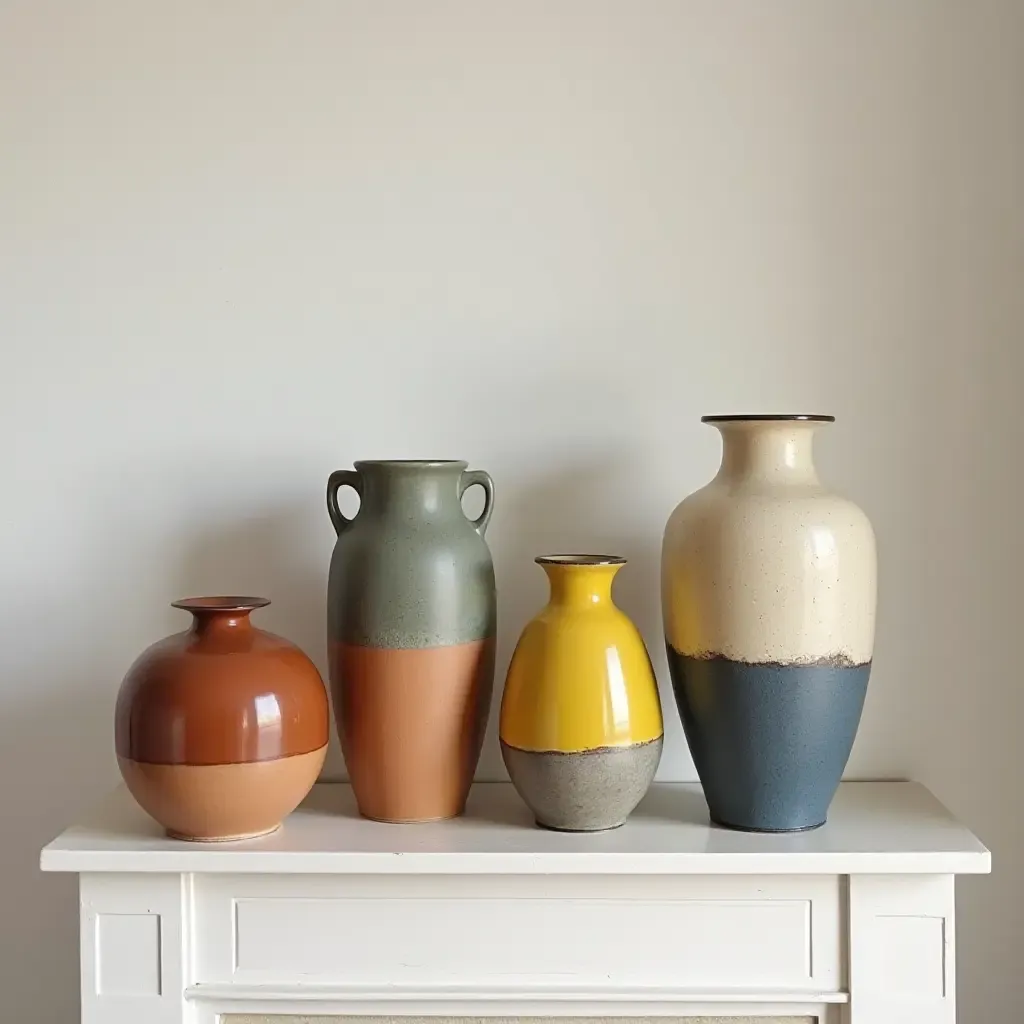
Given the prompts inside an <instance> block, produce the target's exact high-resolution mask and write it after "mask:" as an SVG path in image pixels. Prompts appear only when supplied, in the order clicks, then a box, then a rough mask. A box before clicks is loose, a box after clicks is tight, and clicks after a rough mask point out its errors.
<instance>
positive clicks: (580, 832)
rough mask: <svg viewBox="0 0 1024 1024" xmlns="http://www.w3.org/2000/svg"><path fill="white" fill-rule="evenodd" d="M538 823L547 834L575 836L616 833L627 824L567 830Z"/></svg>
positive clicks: (622, 822) (560, 826) (558, 826)
mask: <svg viewBox="0 0 1024 1024" xmlns="http://www.w3.org/2000/svg"><path fill="white" fill-rule="evenodd" d="M536 821H537V828H542V829H544V830H545V831H547V832H569V833H572V834H574V835H586V834H587V833H588V832H614V831H615V829H617V828H622V826H623V825H625V824H626V823H625V822H624V821H620V822H618V823H617V824H615V825H600V826H598V827H597V828H565V827H564V826H563V825H548V824H547V823H546V822H543V821H540V820H539V819H536Z"/></svg>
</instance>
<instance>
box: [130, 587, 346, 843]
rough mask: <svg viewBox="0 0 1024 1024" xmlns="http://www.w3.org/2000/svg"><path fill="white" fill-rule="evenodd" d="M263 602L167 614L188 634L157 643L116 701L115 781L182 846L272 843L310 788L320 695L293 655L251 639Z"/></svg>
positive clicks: (318, 741)
mask: <svg viewBox="0 0 1024 1024" xmlns="http://www.w3.org/2000/svg"><path fill="white" fill-rule="evenodd" d="M268 603H269V602H267V601H266V600H263V599H261V598H239V597H209V598H191V599H188V600H185V601H178V602H175V607H177V608H182V609H184V610H187V611H190V612H191V613H192V615H193V623H192V627H191V629H189V630H186V631H185V632H182V633H176V634H174V635H173V636H169V637H167V638H165V639H163V640H160V641H158V642H157V643H155V644H153V645H152V646H151V647H149V648H148V649H147V650H146V651H144V652H143V653H142V654H141V655H140V656H139V658H137V659H136V661H135V663H134V664H133V665H132V666H131V668H130V669H129V671H128V674H127V675H126V676H125V678H124V681H123V683H122V684H121V689H120V691H119V693H118V697H117V704H116V708H115V715H114V738H115V747H116V751H117V756H118V764H119V766H120V769H121V774H122V775H123V776H124V779H125V782H126V784H127V786H128V788H129V790H130V791H131V793H132V795H133V796H134V797H135V799H136V800H138V802H139V803H140V804H141V806H142V807H143V809H144V810H146V811H147V813H149V814H150V815H152V816H153V817H154V818H155V819H156V820H157V821H159V822H160V824H161V825H163V826H164V827H165V828H166V829H167V830H168V831H169V832H171V833H172V834H174V835H175V836H177V837H178V838H183V839H197V840H217V839H234V838H242V837H247V836H252V835H258V834H262V833H265V832H268V831H272V830H273V829H275V828H277V826H278V825H280V823H281V821H282V819H283V818H284V817H285V816H286V815H288V814H289V813H290V812H291V811H292V810H294V809H295V808H296V807H297V806H298V805H299V803H300V802H301V801H302V799H303V797H304V796H305V795H306V794H307V793H308V792H309V789H310V787H311V786H312V785H313V783H314V782H315V781H316V778H317V775H318V774H319V772H320V768H321V766H322V765H323V761H324V757H325V755H326V752H327V739H328V729H329V710H328V704H327V692H326V690H325V689H324V684H323V681H322V680H321V678H320V675H319V673H318V672H317V670H316V667H315V666H314V665H313V663H312V662H311V661H310V660H309V658H307V657H306V655H305V654H303V653H302V651H300V650H299V649H298V648H297V647H296V646H295V645H294V644H292V643H290V642H289V641H287V640H285V639H283V638H282V637H279V636H275V635H274V634H273V633H268V632H266V631H264V630H261V629H257V628H255V627H254V626H253V625H252V623H251V622H250V620H249V614H250V612H252V611H253V610H254V609H256V608H261V607H263V606H264V605H266V604H268Z"/></svg>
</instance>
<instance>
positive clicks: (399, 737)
mask: <svg viewBox="0 0 1024 1024" xmlns="http://www.w3.org/2000/svg"><path fill="white" fill-rule="evenodd" d="M355 467H356V468H355V470H339V471H337V472H335V473H332V474H331V477H330V480H329V481H328V485H327V506H328V511H329V512H330V515H331V521H332V522H333V524H334V527H335V530H336V531H337V534H338V540H337V543H336V545H335V548H334V555H333V557H332V559H331V571H330V579H329V583H328V633H329V645H330V676H331V692H332V695H333V698H334V712H335V718H336V721H337V725H338V734H339V737H340V739H341V746H342V751H343V753H344V755H345V763H346V767H347V768H348V773H349V778H350V779H351V782H352V787H353V790H354V792H355V795H356V800H357V802H358V804H359V810H360V812H361V813H362V814H363V815H365V816H366V817H369V818H375V819H378V820H381V821H395V822H415V821H433V820H437V819H440V818H451V817H455V816H456V815H458V814H461V813H462V810H463V808H464V806H465V802H466V797H467V795H468V793H469V787H470V784H471V783H472V780H473V773H474V771H475V770H476V765H477V761H478V760H479V757H480V748H481V746H482V744H483V736H484V729H485V727H486V723H487V715H488V710H489V708H490V700H491V690H492V687H493V682H494V635H495V629H496V620H497V595H496V591H495V585H494V568H493V565H492V563H491V555H490V552H489V550H488V548H487V544H486V542H485V541H484V532H485V531H486V529H487V524H488V522H489V520H490V517H491V512H492V509H493V505H494V488H493V484H492V483H491V478H490V477H489V476H488V475H487V474H486V473H484V472H482V471H479V470H476V471H472V472H470V471H467V469H466V463H464V462H454V461H439V462H409V461H402V462H386V461H384V462H370V461H366V462H357V463H356V464H355ZM345 485H348V486H351V487H353V488H354V489H355V490H356V491H357V492H358V493H359V496H360V507H359V511H358V513H357V514H356V516H355V517H354V518H353V519H351V520H350V519H347V518H346V517H345V516H343V515H342V514H341V511H340V509H339V507H338V501H337V494H338V490H339V488H341V487H342V486H345ZM473 485H480V486H481V487H482V488H483V489H484V492H485V503H484V509H483V512H482V513H481V515H480V516H479V518H477V519H476V520H474V521H471V520H469V519H468V518H467V517H466V515H465V513H464V512H463V509H462V496H463V494H464V493H465V491H466V489H467V488H469V487H471V486H473Z"/></svg>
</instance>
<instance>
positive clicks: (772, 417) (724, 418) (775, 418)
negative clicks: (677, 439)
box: [700, 412, 836, 424]
mask: <svg viewBox="0 0 1024 1024" xmlns="http://www.w3.org/2000/svg"><path fill="white" fill-rule="evenodd" d="M700 421H701V423H712V424H714V423H786V422H794V421H795V422H804V423H835V421H836V418H835V416H829V415H824V414H821V413H803V412H793V413H789V412H784V413H776V412H768V413H760V412H754V413H728V414H725V415H711V416H701V418H700Z"/></svg>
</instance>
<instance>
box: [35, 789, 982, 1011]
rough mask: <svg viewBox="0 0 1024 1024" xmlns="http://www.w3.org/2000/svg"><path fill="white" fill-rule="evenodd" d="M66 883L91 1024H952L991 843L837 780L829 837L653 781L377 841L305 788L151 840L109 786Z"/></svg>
mask: <svg viewBox="0 0 1024 1024" xmlns="http://www.w3.org/2000/svg"><path fill="white" fill-rule="evenodd" d="M42 866H43V869H44V870H50V871H75V872H78V873H79V874H80V876H81V885H80V891H81V941H82V979H81V980H82V1020H83V1022H84V1024H137V1022H138V1021H141V1020H145V1021H147V1024H148V1022H153V1024H213V1022H215V1021H217V1020H218V1019H219V1016H220V1015H222V1014H229V1013H247V1014H258V1013H266V1014H271V1013H277V1014H286V1015H287V1014H307V1015H310V1014H340V1015H353V1014H358V1015H384V1016H396V1015H402V1016H409V1015H413V1016H415V1015H430V1016H447V1017H453V1016H467V1017H480V1016H488V1017H516V1016H548V1017H558V1016H561V1017H565V1016H571V1017H580V1016H582V1017H607V1016H615V1017H624V1016H627V1017H628V1016H644V1017H680V1016H687V1015H702V1014H704V1015H715V1014H740V1013H742V1014H745V1015H747V1016H754V1017H758V1016H760V1017H771V1016H785V1015H798V1016H799V1015H808V1016H817V1017H818V1019H819V1020H820V1021H821V1022H822V1024H897V1022H899V1024H917V1022H920V1024H953V1021H954V1019H955V974H954V969H955V942H954V932H955V928H954V913H953V880H954V875H955V874H957V873H963V872H970V873H983V872H986V871H988V870H989V869H990V858H989V854H988V851H987V850H986V849H985V848H984V847H983V846H982V845H981V843H979V842H978V840H977V839H975V838H974V836H973V835H971V833H970V832H968V831H967V830H966V829H964V828H962V827H961V826H959V825H958V824H957V823H956V822H955V821H953V820H952V819H951V818H950V816H949V815H948V814H947V813H946V812H945V810H944V809H943V808H942V807H941V806H940V805H939V804H938V803H937V802H936V801H935V800H934V798H932V797H931V795H930V794H929V793H928V792H927V791H926V790H925V789H923V788H922V787H921V786H917V785H914V784H911V783H845V784H844V785H843V786H842V787H841V789H840V792H839V795H838V796H837V798H836V801H835V804H834V806H833V811H832V814H831V816H830V820H829V823H828V824H827V825H826V826H825V827H824V828H822V829H820V830H818V831H816V832H812V833H805V834H802V835H790V836H763V835H761V836H758V835H746V834H742V833H734V832H727V831H723V830H720V829H717V828H711V827H709V826H708V823H707V812H706V808H705V807H704V804H703V801H702V799H701V798H700V792H699V789H697V788H696V787H693V786H687V785H658V786H655V787H654V789H653V791H652V793H651V794H650V796H649V797H648V798H647V800H646V801H645V802H644V804H643V805H642V806H641V808H640V809H639V811H638V813H637V814H636V815H634V817H633V819H631V821H630V822H629V823H628V824H627V825H626V826H625V827H624V828H622V829H619V830H617V831H615V832H611V833H605V834H602V835H592V836H579V835H564V834H558V833H551V832H545V831H541V830H539V829H536V828H534V827H532V824H531V822H530V819H529V816H528V813H527V812H526V809H525V808H524V807H523V806H522V805H521V804H520V803H519V802H518V798H517V797H516V796H515V794H514V792H512V790H511V788H510V787H509V786H507V785H504V784H485V785H479V786H477V787H475V790H474V793H473V797H472V799H471V805H470V812H469V814H468V815H467V817H466V818H464V819H461V820H459V821H455V822H448V823H443V824H438V825H414V826H395V825H380V824H376V823H373V822H369V821H364V820H362V819H359V818H357V817H355V815H354V807H353V804H352V800H351V794H350V792H349V790H348V787H347V786H344V785H322V786H318V787H316V790H315V791H314V793H313V794H311V796H310V798H309V800H307V802H306V803H305V804H304V805H303V807H302V808H301V809H300V810H299V811H298V812H297V813H296V814H295V815H293V817H292V818H291V819H289V821H288V822H287V823H286V826H285V828H284V829H282V831H281V832H280V833H279V834H278V835H276V836H271V837H267V838H264V839H259V840H255V841H250V842H247V843H230V844H202V845H200V844H187V843H180V842H175V841H172V840H169V839H166V838H165V837H164V836H162V835H161V833H160V830H159V828H158V827H157V826H156V825H155V824H154V823H152V822H151V821H150V820H149V819H148V818H147V817H146V816H145V815H144V814H143V813H142V812H141V811H139V810H138V809H137V808H136V807H135V806H134V804H133V803H132V802H131V800H130V798H129V797H128V795H127V794H126V792H125V791H124V790H123V789H122V790H118V791H116V792H115V793H114V794H113V795H112V796H111V797H110V799H109V800H107V801H106V802H104V803H103V805H102V806H100V807H99V808H98V809H97V810H96V811H94V812H93V813H91V814H89V815H87V816H86V817H85V818H84V819H83V821H82V823H81V824H79V825H75V826H72V827H71V828H70V829H68V830H67V831H66V832H65V833H64V834H63V835H62V836H60V837H59V838H58V839H56V840H55V841H54V842H53V843H51V844H50V845H49V846H47V847H46V848H45V849H44V851H43V854H42Z"/></svg>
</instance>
